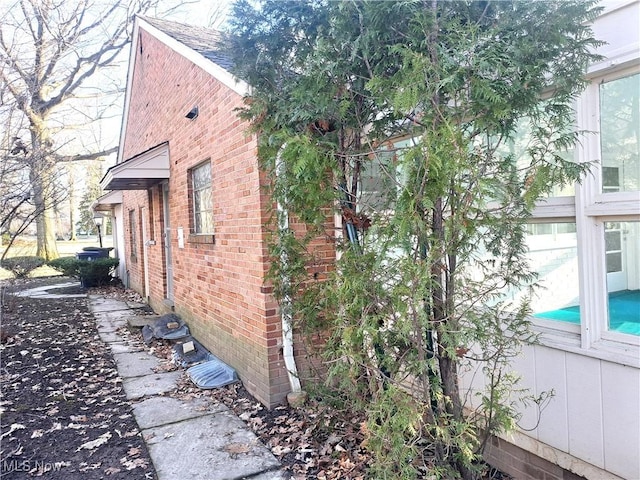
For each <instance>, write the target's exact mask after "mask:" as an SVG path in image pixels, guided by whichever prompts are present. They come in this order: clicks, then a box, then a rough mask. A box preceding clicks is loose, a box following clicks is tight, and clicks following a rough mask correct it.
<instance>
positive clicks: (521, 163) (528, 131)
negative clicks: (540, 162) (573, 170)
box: [496, 117, 575, 197]
mask: <svg viewBox="0 0 640 480" xmlns="http://www.w3.org/2000/svg"><path fill="white" fill-rule="evenodd" d="M549 128H550V131H552V130H553V129H552V128H551V127H549ZM536 131H537V130H536V129H535V127H534V126H533V125H532V121H531V119H530V118H528V117H522V118H521V119H520V120H519V121H518V123H517V125H516V128H515V132H514V135H513V136H512V137H511V138H510V139H509V141H507V142H505V143H503V144H501V145H500V146H499V147H498V149H497V150H496V153H497V154H498V155H499V156H501V157H503V158H510V159H512V161H513V162H514V164H515V165H516V168H517V170H518V176H519V178H520V179H521V180H524V179H525V178H526V177H527V176H528V175H529V174H530V173H531V170H530V169H529V167H530V165H531V161H532V160H531V152H532V151H536V150H537V151H538V153H537V154H536V156H540V151H541V150H543V149H541V146H542V145H543V144H544V145H548V142H551V141H553V140H557V138H556V137H558V134H557V132H554V133H551V137H549V138H539V137H538V136H536V135H535V134H534V132H536ZM545 142H547V143H545ZM553 153H555V154H556V155H558V156H559V157H561V158H562V159H563V160H565V161H573V160H574V157H575V150H574V149H573V148H572V149H570V150H562V151H558V150H556V151H554V152H553ZM574 195H575V185H573V184H570V185H556V186H555V187H553V189H552V191H551V192H550V193H549V194H548V195H545V196H546V197H572V196H574Z"/></svg>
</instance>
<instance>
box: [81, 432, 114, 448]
mask: <svg viewBox="0 0 640 480" xmlns="http://www.w3.org/2000/svg"><path fill="white" fill-rule="evenodd" d="M110 438H111V432H106V433H103V434H102V435H100V436H99V437H98V438H96V439H95V440H91V441H89V442H85V443H83V444H82V445H80V446H79V447H78V449H77V450H76V452H79V451H80V450H82V449H83V448H84V449H87V450H93V449H94V448H98V447H99V446H100V445H104V444H105V443H107V442H108V441H109V439H110Z"/></svg>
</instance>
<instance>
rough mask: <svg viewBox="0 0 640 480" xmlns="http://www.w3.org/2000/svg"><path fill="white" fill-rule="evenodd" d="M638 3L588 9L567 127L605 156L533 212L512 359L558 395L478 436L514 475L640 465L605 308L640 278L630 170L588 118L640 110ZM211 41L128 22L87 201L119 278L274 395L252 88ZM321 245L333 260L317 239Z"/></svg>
mask: <svg viewBox="0 0 640 480" xmlns="http://www.w3.org/2000/svg"><path fill="white" fill-rule="evenodd" d="M639 16H640V2H638V0H620V1H618V2H614V3H611V4H610V5H608V6H607V8H606V9H605V11H604V12H603V14H602V15H601V16H600V17H599V18H598V19H596V20H595V22H594V31H595V33H596V36H597V37H598V38H600V39H603V40H606V41H607V42H608V44H607V45H603V46H602V47H601V48H600V50H599V53H601V54H602V55H603V56H604V57H605V59H604V60H603V61H602V62H600V63H598V64H595V65H592V66H590V68H589V70H588V72H587V75H588V78H589V79H590V81H591V85H590V86H589V87H588V88H587V90H586V91H585V92H584V93H583V95H581V97H580V98H579V99H578V102H577V117H578V118H577V125H578V128H580V129H584V130H588V131H591V132H595V133H594V135H591V136H590V137H588V140H586V141H585V142H584V143H583V144H581V145H579V146H578V148H577V149H576V156H577V158H578V160H579V161H591V160H593V159H601V167H599V168H597V169H595V170H594V173H593V174H592V175H589V176H588V177H587V178H585V180H584V182H583V183H582V184H580V185H576V186H575V189H574V190H572V191H571V192H568V193H567V192H564V193H562V194H559V195H558V197H554V198H550V199H548V201H547V202H545V203H543V204H541V205H539V206H538V208H536V210H535V211H534V217H535V219H534V222H535V228H534V229H532V235H531V240H532V242H533V243H532V245H535V249H534V250H533V251H535V254H536V255H537V257H536V258H532V261H533V262H539V264H540V266H541V268H540V270H539V273H540V274H541V276H542V277H543V280H544V281H545V282H547V285H548V286H549V288H548V290H547V291H546V292H547V296H546V297H544V298H541V299H540V303H539V305H534V312H535V313H536V315H534V317H533V319H532V322H533V325H534V328H535V329H536V331H538V332H539V333H540V334H541V342H540V344H538V345H535V346H528V347H526V348H525V349H524V351H523V353H522V355H521V356H519V357H518V358H517V359H516V361H515V363H514V365H513V368H514V370H515V371H516V372H517V373H518V374H520V375H521V376H522V378H523V384H524V386H525V387H529V388H530V389H531V392H532V394H534V395H537V394H540V393H541V392H543V391H550V390H554V392H555V397H554V398H553V399H552V401H551V402H550V403H549V405H548V406H547V407H546V408H545V410H544V412H543V413H542V414H541V415H540V412H539V411H537V410H536V408H535V407H531V408H523V409H522V411H521V414H522V421H521V422H520V426H521V427H522V429H520V430H516V431H514V432H512V433H509V434H505V435H503V436H501V437H500V438H497V437H496V438H494V439H493V441H492V442H491V445H490V448H489V449H488V451H487V458H488V459H489V461H490V462H491V463H492V464H494V465H496V466H497V467H499V468H500V469H502V470H503V471H505V472H507V473H511V474H512V475H514V477H515V478H518V479H525V480H527V479H529V480H535V479H540V478H545V479H557V480H560V479H576V478H588V479H594V480H595V479H612V480H620V479H623V478H628V479H632V478H640V455H639V452H640V329H638V328H637V326H638V323H633V322H631V323H632V325H626V324H625V325H618V324H615V323H614V322H610V321H609V320H610V319H611V318H613V310H612V308H611V303H610V299H611V298H613V297H610V296H609V295H610V294H613V293H616V292H619V291H626V290H628V291H631V292H634V291H638V289H639V288H640V274H639V272H640V269H639V268H638V265H640V263H638V258H639V253H638V252H639V251H640V249H639V247H638V246H639V245H640V243H639V239H640V201H639V200H638V198H639V197H638V188H639V185H640V183H639V182H640V177H639V176H638V173H637V172H639V171H640V170H638V169H637V168H636V169H635V170H634V168H629V166H630V165H631V166H632V167H633V165H634V164H632V163H629V160H628V159H626V157H625V158H622V156H616V155H615V154H614V153H611V152H605V148H604V145H605V143H607V144H616V142H617V144H618V145H621V144H622V143H625V145H626V144H629V142H631V144H632V136H629V137H624V138H622V139H617V138H611V139H609V138H605V137H616V135H618V134H619V133H620V132H619V131H617V130H615V129H611V130H610V131H604V130H602V127H601V126H602V125H604V124H606V121H607V118H605V117H606V110H605V108H604V107H607V106H608V105H610V106H611V108H614V109H617V110H620V109H621V108H622V107H623V101H622V100H620V99H628V100H629V102H630V103H629V104H630V105H631V104H633V102H636V103H635V105H636V107H635V108H636V109H637V104H638V103H637V102H638V95H640V89H638V88H637V85H638V79H639V75H640V40H639V38H638V28H637V22H636V20H637V18H639ZM216 41H217V38H216V37H215V35H214V34H212V32H211V31H208V30H205V29H199V28H195V27H189V26H185V25H178V24H174V23H171V22H166V21H160V20H153V19H141V18H139V19H138V20H137V21H136V25H135V30H134V36H133V44H132V50H131V52H132V56H131V60H130V64H129V74H128V85H127V94H126V101H125V102H126V103H125V114H124V118H123V123H122V132H121V141H120V151H119V154H118V163H117V164H116V166H115V167H113V168H112V169H110V171H109V172H108V173H107V175H106V176H105V178H104V179H103V182H102V186H103V188H104V189H105V190H111V192H110V193H107V194H106V195H105V196H104V197H103V198H102V199H101V200H100V205H98V208H102V209H105V210H110V211H111V212H112V215H113V217H114V219H115V226H116V228H115V230H116V233H115V237H116V247H117V249H118V255H119V256H120V258H121V260H122V265H121V267H120V268H121V270H120V277H121V278H122V280H123V281H124V283H125V284H126V285H127V286H129V287H131V288H133V289H135V290H137V291H139V292H141V293H142V294H143V295H144V296H145V298H147V300H148V302H149V304H150V305H151V306H152V307H153V308H154V310H156V311H157V312H170V311H175V313H177V314H179V315H180V316H181V317H182V318H184V320H185V321H186V322H187V323H188V324H189V327H190V329H191V331H192V333H193V335H194V336H195V337H196V338H197V339H198V340H199V341H200V342H201V343H203V344H204V345H205V346H206V347H207V348H209V349H210V350H211V352H212V353H214V354H215V355H217V356H218V357H220V358H221V359H222V360H224V361H225V362H227V363H229V364H230V365H231V366H233V367H234V368H235V369H236V370H237V371H238V373H239V376H240V377H241V379H242V381H243V382H244V384H245V386H246V387H247V389H248V390H249V391H250V392H251V393H252V394H253V395H255V396H256V398H258V399H259V400H260V401H262V402H263V403H265V404H266V405H267V406H272V405H275V404H276V403H278V402H280V401H281V400H282V399H283V398H284V397H285V395H286V394H287V392H289V391H290V389H291V382H290V379H289V376H288V373H287V368H285V357H286V355H285V354H284V348H283V347H285V344H286V343H287V342H286V340H283V338H284V337H286V335H285V336H284V337H283V321H282V319H281V317H280V311H279V306H278V305H277V302H276V301H275V300H274V298H273V296H272V295H271V290H270V287H269V285H268V282H267V281H266V272H267V270H268V264H269V261H270V258H269V255H268V251H267V243H266V239H267V232H266V229H265V227H264V225H265V224H266V223H267V221H268V218H269V210H270V209H271V208H273V207H274V206H273V205H272V204H271V200H270V199H269V198H268V197H267V196H266V195H265V194H264V193H263V192H262V190H261V185H264V184H265V183H266V182H268V179H267V178H265V174H264V173H263V172H261V171H260V169H259V167H258V160H257V155H256V153H257V152H256V150H257V145H256V139H255V137H253V136H251V135H248V134H247V132H246V127H247V125H246V124H244V123H243V122H242V121H240V120H239V119H238V117H237V114H236V112H235V111H234V110H235V109H236V108H238V107H241V106H242V97H243V95H245V94H247V93H248V92H249V87H248V86H247V85H246V84H243V83H242V82H240V81H237V80H236V79H234V78H233V77H232V76H231V75H230V74H229V73H228V71H226V70H225V67H228V64H227V63H226V62H225V60H224V58H222V57H219V56H217V55H216V54H215V44H216ZM609 91H614V92H617V91H620V92H623V93H624V95H621V96H616V95H609V94H608V92H609ZM607 95H609V96H607ZM625 101H626V100H625ZM616 102H617V103H616ZM625 105H626V104H625ZM625 108H626V107H625ZM631 113H632V114H633V112H631ZM635 113H636V116H635V120H632V121H635V122H636V123H635V124H632V125H630V129H631V130H630V131H633V132H637V131H639V130H638V129H639V127H638V124H637V122H638V118H639V117H638V116H637V112H635ZM630 118H634V117H633V115H631V116H630ZM635 145H636V148H637V137H636V143H635ZM617 148H618V147H615V148H614V149H613V150H616V149H617ZM625 148H626V147H625ZM636 158H637V157H636ZM625 162H626V163H625ZM635 165H637V164H635ZM207 205H210V211H211V214H210V215H209V214H208V213H207V208H205V207H206V206H207ZM317 247H318V249H319V250H323V249H324V251H325V259H326V261H327V263H330V262H331V260H332V258H333V255H334V254H335V253H334V252H333V249H332V244H331V242H326V243H325V244H324V245H321V244H318V245H317ZM614 247H615V248H614ZM543 266H546V267H545V268H546V270H543V268H542V267H543ZM635 307H636V311H640V310H638V306H637V303H636V304H635ZM576 311H577V312H578V313H577V314H576ZM561 314H562V315H561ZM563 315H564V316H563ZM569 315H573V316H572V317H571V318H569ZM482 382H483V380H482V375H481V374H478V372H476V371H473V370H469V371H466V372H462V374H461V390H462V391H463V392H464V393H465V394H467V393H469V398H473V395H472V394H473V393H474V392H475V391H478V390H481V388H482ZM470 407H471V408H472V407H473V405H470Z"/></svg>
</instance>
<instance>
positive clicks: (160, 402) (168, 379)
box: [38, 292, 289, 480]
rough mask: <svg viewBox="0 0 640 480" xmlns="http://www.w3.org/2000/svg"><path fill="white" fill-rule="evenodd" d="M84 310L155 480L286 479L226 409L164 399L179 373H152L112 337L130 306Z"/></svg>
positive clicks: (140, 355) (148, 361)
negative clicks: (109, 355)
mask: <svg viewBox="0 0 640 480" xmlns="http://www.w3.org/2000/svg"><path fill="white" fill-rule="evenodd" d="M38 293H39V294H42V293H41V292H38ZM89 307H90V309H91V311H92V312H93V314H94V316H95V318H96V321H97V325H98V332H99V335H100V338H101V339H102V340H103V341H104V342H106V343H107V344H108V345H109V346H110V348H111V351H112V352H113V357H114V359H115V361H116V365H117V367H118V373H119V375H120V377H121V378H122V382H123V387H124V391H125V393H126V395H127V398H128V399H129V400H130V401H131V403H132V405H133V413H134V415H135V418H136V421H137V422H138V425H139V426H140V429H141V430H142V435H143V437H144V439H145V442H146V443H147V446H148V449H149V453H150V455H151V459H152V461H153V464H154V466H155V469H156V472H157V475H158V480H223V479H225V480H239V479H256V480H282V479H286V478H289V476H288V475H287V474H286V473H285V472H284V471H282V470H281V465H280V463H279V462H278V460H277V459H276V458H275V457H274V456H273V454H272V453H271V452H270V451H269V449H267V448H266V446H265V445H264V444H262V443H261V442H260V440H259V439H258V438H257V437H256V435H255V434H254V433H253V432H252V431H251V430H250V429H249V427H248V426H247V425H246V424H245V423H244V422H242V421H241V420H240V419H239V418H238V417H237V416H235V415H234V414H233V413H232V412H231V411H230V410H229V409H228V408H227V407H226V406H224V405H220V404H218V405H214V406H211V405H208V404H206V403H205V402H204V401H203V400H202V399H191V400H179V399H177V398H173V397H171V396H168V394H169V393H171V392H172V391H173V390H175V389H176V386H177V381H178V380H179V379H180V378H181V376H182V375H183V370H179V371H173V372H166V373H154V371H153V369H154V368H155V367H157V366H158V365H159V361H158V358H157V357H155V356H153V355H150V354H149V353H147V352H146V351H145V350H144V349H143V348H142V347H141V346H140V345H131V344H129V343H127V342H126V341H125V339H124V338H123V337H121V336H120V335H119V334H118V329H119V328H121V327H124V326H126V325H127V319H128V318H130V317H132V316H134V315H135V313H134V311H133V310H132V305H130V304H128V303H126V302H123V301H120V300H117V299H112V298H106V297H103V296H101V295H89Z"/></svg>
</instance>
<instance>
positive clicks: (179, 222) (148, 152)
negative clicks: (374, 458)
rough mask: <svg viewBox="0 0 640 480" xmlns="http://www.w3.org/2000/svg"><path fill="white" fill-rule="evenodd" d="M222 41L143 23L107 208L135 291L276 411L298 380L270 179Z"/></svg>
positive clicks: (205, 33)
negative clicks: (271, 250) (271, 233)
mask: <svg viewBox="0 0 640 480" xmlns="http://www.w3.org/2000/svg"><path fill="white" fill-rule="evenodd" d="M217 42H218V36H217V34H216V33H215V32H212V31H211V30H208V29H204V28H198V27H191V26H186V25H181V24H176V23H173V22H168V21H161V20H157V19H147V18H137V20H136V22H135V27H134V34H133V43H132V48H131V59H130V62H129V72H128V81H127V82H128V83H127V91H126V97H125V110H124V116H123V121H122V130H121V137H120V149H119V152H118V159H117V164H116V165H115V166H114V167H112V168H111V169H109V171H108V172H107V174H106V175H105V177H104V178H103V180H102V187H103V189H105V190H110V191H111V192H110V193H108V194H106V195H105V196H104V197H103V198H102V199H100V201H99V202H98V203H99V204H98V207H97V208H98V209H102V210H111V211H112V214H113V217H114V219H115V222H114V223H115V230H116V233H115V238H116V242H115V243H116V248H117V252H116V253H117V255H118V256H119V257H120V259H121V266H120V271H119V274H120V278H121V279H122V280H123V282H124V283H125V285H127V286H128V287H130V288H132V289H134V290H136V291H138V292H140V293H141V294H142V295H143V296H144V297H145V298H146V299H147V301H148V302H149V304H150V306H151V307H152V308H153V309H154V310H155V311H156V312H158V313H168V312H175V313H176V314H178V315H179V316H180V317H181V318H183V319H184V320H185V321H186V322H187V324H188V325H189V328H190V330H191V333H192V335H193V336H194V337H195V338H196V339H197V340H198V341H199V342H200V343H202V344H203V345H204V346H205V347H206V348H207V349H209V350H210V351H211V352H212V353H214V354H215V355H216V356H218V357H219V358H220V359H221V360H223V361H224V362H226V363H228V364H229V365H231V366H232V367H233V368H235V369H236V370H237V372H238V374H239V376H240V378H241V379H242V381H243V383H244V385H245V386H246V388H247V389H248V390H249V391H250V392H251V393H252V394H253V395H254V396H255V397H256V398H257V399H259V400H260V401H261V402H263V403H264V404H265V405H267V406H272V405H274V404H276V403H279V402H281V401H282V400H283V399H284V397H285V396H286V394H287V393H288V392H289V391H291V383H290V382H291V381H294V382H295V381H296V380H295V379H293V378H289V375H288V373H287V372H288V371H291V368H289V369H288V370H287V368H285V355H286V352H287V351H290V348H291V345H287V343H288V342H287V340H283V331H282V320H281V317H280V313H279V309H278V305H277V303H276V301H275V300H274V298H273V296H272V294H271V288H270V287H269V285H268V282H267V281H266V279H265V276H266V274H267V270H268V268H269V256H268V251H267V244H266V238H267V231H266V228H265V227H264V225H265V224H266V223H267V222H268V218H269V215H270V214H269V209H270V208H271V205H270V201H269V198H268V197H267V196H266V195H265V194H264V193H263V191H262V189H261V185H263V184H264V183H265V182H266V181H268V180H267V179H266V178H265V174H264V173H263V172H262V171H261V170H260V169H259V168H258V160H257V147H256V139H255V137H254V136H252V135H249V134H248V133H247V128H246V127H247V125H246V124H245V123H243V122H242V121H241V120H240V119H239V118H238V116H237V112H236V111H235V109H237V108H239V107H242V105H243V103H242V102H243V96H244V95H245V94H246V93H247V92H248V86H247V85H246V84H244V83H242V82H240V81H237V80H236V79H234V78H233V77H232V76H231V74H229V73H228V72H227V71H226V70H225V67H228V64H227V63H226V61H225V59H224V57H222V56H220V55H219V54H217V53H215V50H216V44H217ZM319 247H320V248H322V247H321V246H319ZM326 248H327V249H328V252H329V253H328V254H327V256H328V257H331V253H330V252H331V249H332V246H331V245H330V243H326ZM287 347H289V350H287ZM283 352H284V353H283Z"/></svg>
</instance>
